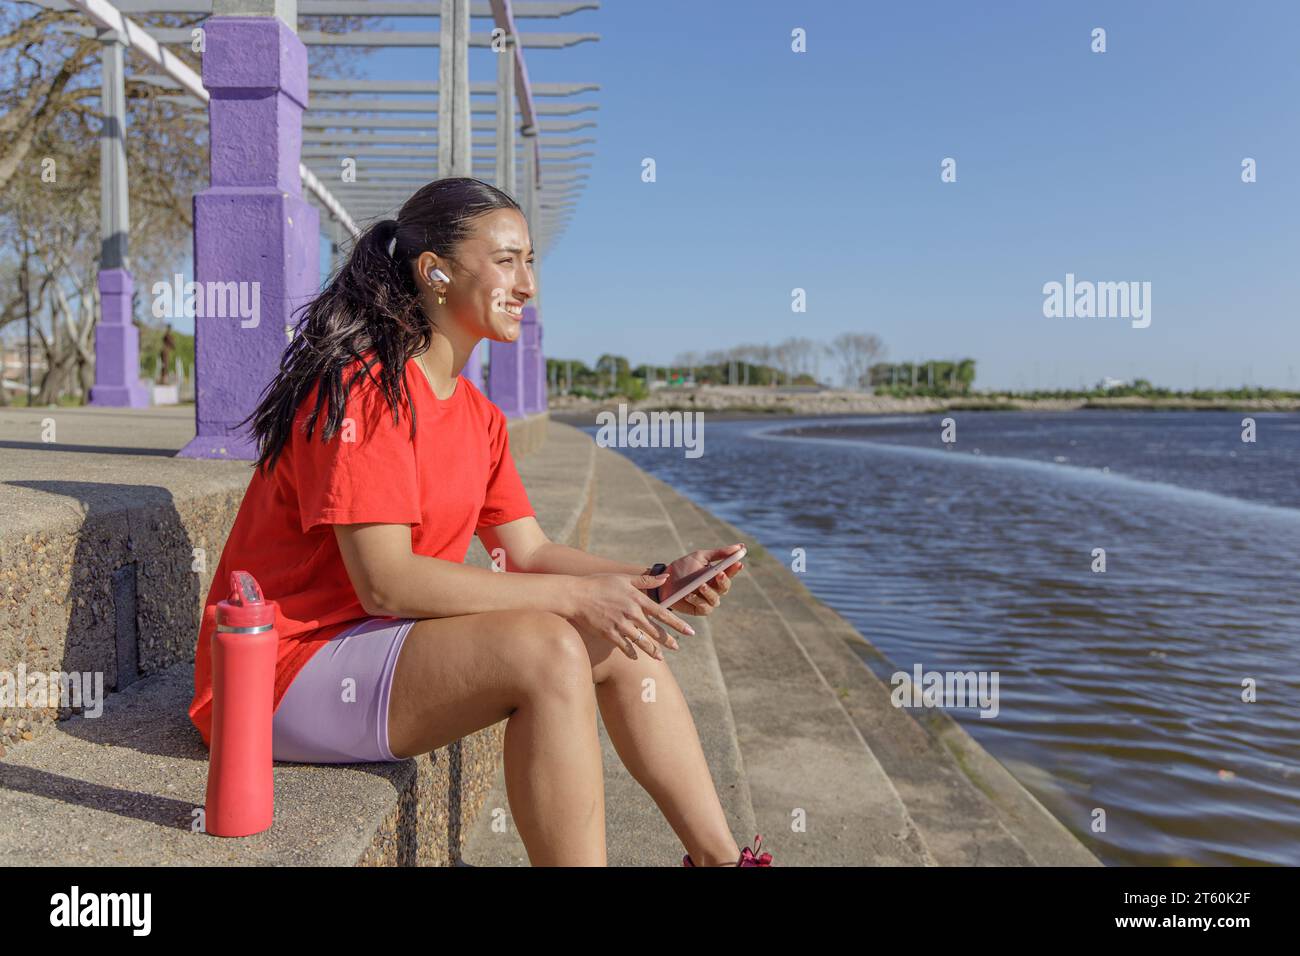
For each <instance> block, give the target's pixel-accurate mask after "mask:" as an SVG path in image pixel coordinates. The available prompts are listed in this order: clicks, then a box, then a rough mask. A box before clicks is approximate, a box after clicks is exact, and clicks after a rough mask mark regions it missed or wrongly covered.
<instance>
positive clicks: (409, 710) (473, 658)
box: [388, 611, 631, 866]
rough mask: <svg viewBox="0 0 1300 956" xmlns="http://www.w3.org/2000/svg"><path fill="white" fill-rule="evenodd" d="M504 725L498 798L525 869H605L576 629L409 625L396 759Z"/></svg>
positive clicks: (600, 790) (396, 690)
mask: <svg viewBox="0 0 1300 956" xmlns="http://www.w3.org/2000/svg"><path fill="white" fill-rule="evenodd" d="M629 663H631V662H629ZM506 718H509V723H508V724H507V725H506V734H505V778H506V794H507V797H508V798H509V801H510V811H511V815H512V816H513V817H514V820H515V825H516V826H517V827H518V829H519V835H520V837H521V838H522V839H523V842H524V846H525V848H526V849H527V851H528V859H529V862H531V863H532V864H533V865H534V866H604V865H605V863H606V857H605V783H604V774H603V770H602V767H601V754H600V738H599V736H598V735H597V732H596V702H595V693H594V692H593V684H592V672H591V662H590V659H589V657H588V654H587V652H586V650H585V648H584V645H583V642H582V639H581V638H580V637H579V636H578V632H577V631H576V630H575V629H574V627H573V625H571V624H570V623H569V622H568V621H566V620H565V619H564V618H562V617H560V616H558V615H556V614H551V613H549V612H545V611H493V612H488V613H484V614H467V615H460V616H456V617H443V618H431V619H428V620H423V621H417V622H416V623H415V624H414V625H412V627H411V630H410V632H409V633H408V634H407V636H406V641H405V643H404V644H403V645H402V650H401V653H400V654H399V656H398V659H397V665H396V670H395V671H394V675H393V686H392V690H391V693H390V697H389V711H388V741H389V749H391V750H392V752H393V754H394V756H398V757H406V756H414V755H416V754H424V753H428V752H430V751H432V750H436V749H438V748H439V747H444V746H446V745H447V744H449V743H451V742H453V741H455V740H459V739H460V738H461V737H464V736H466V735H468V734H471V733H473V732H474V731H476V730H481V729H482V728H484V727H490V726H491V725H493V724H495V723H497V722H498V721H500V720H504V719H506Z"/></svg>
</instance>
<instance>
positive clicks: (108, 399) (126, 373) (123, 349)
mask: <svg viewBox="0 0 1300 956" xmlns="http://www.w3.org/2000/svg"><path fill="white" fill-rule="evenodd" d="M134 288H135V284H134V283H133V282H132V281H131V273H129V272H127V271H126V270H125V269H105V270H104V271H103V272H101V273H100V274H99V325H98V326H97V327H96V329H95V384H94V385H93V386H92V387H91V389H90V404H92V405H112V406H115V407H118V408H147V407H148V406H149V405H150V403H151V401H152V396H151V395H150V394H149V386H147V385H146V384H145V383H144V382H142V381H140V330H139V329H137V328H136V327H135V323H134V322H132V321H131V293H132V291H133V290H134Z"/></svg>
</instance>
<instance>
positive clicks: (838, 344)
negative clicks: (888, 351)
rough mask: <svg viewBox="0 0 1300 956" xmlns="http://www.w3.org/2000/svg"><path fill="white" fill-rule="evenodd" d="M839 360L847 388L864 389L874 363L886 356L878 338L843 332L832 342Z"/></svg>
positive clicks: (865, 334)
mask: <svg viewBox="0 0 1300 956" xmlns="http://www.w3.org/2000/svg"><path fill="white" fill-rule="evenodd" d="M831 348H832V349H833V350H834V352H835V354H836V356H837V357H838V359H839V364H840V373H841V375H842V377H843V382H844V385H845V387H846V388H862V387H863V386H865V385H866V384H867V372H868V370H869V369H870V368H871V365H872V363H873V362H875V361H876V359H877V358H879V357H880V356H881V355H883V354H884V345H883V344H882V343H881V341H880V339H879V337H878V336H875V335H870V334H867V333H862V332H842V333H840V334H839V335H837V336H836V337H835V338H834V340H832V342H831Z"/></svg>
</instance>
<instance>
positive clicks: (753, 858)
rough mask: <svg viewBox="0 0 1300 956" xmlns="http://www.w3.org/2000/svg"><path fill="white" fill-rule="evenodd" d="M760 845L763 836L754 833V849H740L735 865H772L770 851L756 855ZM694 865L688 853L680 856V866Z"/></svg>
mask: <svg viewBox="0 0 1300 956" xmlns="http://www.w3.org/2000/svg"><path fill="white" fill-rule="evenodd" d="M762 845H763V837H762V836H760V835H759V834H757V833H756V834H754V849H753V850H751V849H750V848H749V847H745V848H744V849H743V850H741V851H740V862H738V863H737V864H736V866H771V865H772V854H771V853H764V854H763V855H761V856H758V855H756V851H757V850H758V849H759V847H761V846H762ZM694 865H695V864H694V863H692V862H691V855H690V854H689V853H687V854H686V855H685V856H683V857H682V866H694Z"/></svg>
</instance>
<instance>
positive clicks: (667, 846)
mask: <svg viewBox="0 0 1300 956" xmlns="http://www.w3.org/2000/svg"><path fill="white" fill-rule="evenodd" d="M588 440H590V439H588ZM592 447H593V448H595V444H594V443H593V444H592ZM590 550H591V551H592V552H593V553H595V554H599V555H601V556H603V557H608V558H613V559H615V560H619V561H626V562H629V563H633V564H636V563H642V564H646V563H649V562H651V561H652V560H653V557H652V556H654V555H662V554H670V553H671V554H673V555H674V556H675V555H677V554H680V553H682V551H683V547H682V543H681V539H680V537H679V536H678V534H677V530H676V528H675V527H674V526H673V523H672V522H671V521H670V520H669V519H668V516H667V515H666V514H665V513H664V511H663V509H662V507H660V504H659V501H658V500H657V498H656V496H655V495H654V494H652V493H651V492H650V490H649V489H648V488H647V487H646V485H645V482H644V480H643V477H642V474H641V472H640V470H639V469H637V468H636V467H635V466H634V465H633V464H632V463H631V462H630V461H628V460H627V459H626V458H624V457H623V456H622V455H619V454H617V453H615V452H612V451H609V450H608V449H603V448H600V449H596V509H595V516H594V518H593V521H592V526H591V543H590ZM687 620H688V621H689V622H690V624H691V625H692V626H693V627H694V628H695V629H696V633H695V635H694V636H693V637H687V636H681V637H679V641H680V643H681V649H680V650H678V651H666V652H665V653H666V655H667V659H668V661H669V665H670V667H671V668H672V673H673V676H674V677H675V678H676V680H677V683H678V685H679V686H680V687H681V689H682V693H683V695H684V696H685V698H686V700H687V701H688V703H689V705H690V709H691V715H692V718H693V719H694V722H695V726H696V730H697V732H698V734H699V738H700V742H701V745H702V747H703V750H704V755H705V759H706V760H707V761H708V764H709V770H710V773H711V774H712V777H713V781H714V785H715V786H716V787H717V790H718V796H719V798H720V800H721V802H722V806H723V810H724V811H725V812H726V815H727V819H728V820H729V821H730V823H731V827H732V832H733V833H734V834H735V835H736V838H737V840H738V841H740V843H741V845H742V846H744V845H746V844H747V843H749V841H750V838H751V837H752V836H753V834H754V832H755V830H754V811H753V807H752V805H751V803H750V795H749V788H748V785H747V782H746V775H745V768H744V766H743V764H742V761H741V755H740V750H739V747H738V744H737V739H736V727H735V721H734V718H733V716H732V713H731V706H730V700H729V696H728V692H727V687H726V685H725V683H724V681H723V678H722V673H721V670H720V669H719V667H718V661H717V656H716V654H715V652H714V647H713V637H712V633H711V628H710V626H709V621H708V619H707V618H699V617H690V618H688V619H687ZM597 722H598V732H599V735H600V742H601V750H602V758H603V765H604V769H605V833H606V857H607V860H608V863H609V865H610V866H652V865H661V866H678V865H680V863H681V857H682V852H683V850H682V845H681V842H680V841H679V840H678V838H677V835H676V834H675V833H674V832H673V830H672V828H671V827H670V826H669V825H668V823H667V821H666V820H665V819H664V816H663V814H662V812H661V811H660V810H659V808H658V806H657V805H656V804H655V802H654V801H653V800H652V799H651V797H650V796H649V794H647V793H646V791H645V790H644V789H643V788H642V787H641V785H640V784H639V783H638V782H637V781H636V780H635V779H634V778H633V777H632V775H631V774H630V773H629V772H628V770H627V768H626V767H625V766H624V765H623V761H622V759H621V758H620V757H619V755H618V752H617V751H616V750H615V748H614V745H613V742H612V741H611V740H610V737H609V733H608V731H607V730H606V729H605V724H604V721H603V720H600V719H599V718H598V721H597ZM486 808H490V811H491V812H487V811H486V810H485V812H484V813H482V814H480V816H479V818H478V822H477V823H476V824H475V826H474V829H473V831H472V832H471V834H470V837H469V840H468V841H467V842H466V847H465V853H464V858H463V859H464V862H465V863H466V864H468V865H470V866H527V865H528V855H527V852H526V850H525V848H524V845H523V841H522V840H520V839H519V835H518V833H517V831H516V830H515V828H514V826H513V824H512V823H511V822H510V807H509V802H508V800H507V797H506V790H505V775H504V766H503V767H502V768H501V769H500V770H499V771H498V774H497V779H496V782H495V784H494V786H493V788H492V791H491V792H490V793H489V795H488V798H487V802H486ZM494 816H495V817H496V818H497V819H499V820H501V821H504V822H505V826H504V828H501V827H500V825H498V827H497V828H494V827H493V819H494Z"/></svg>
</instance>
